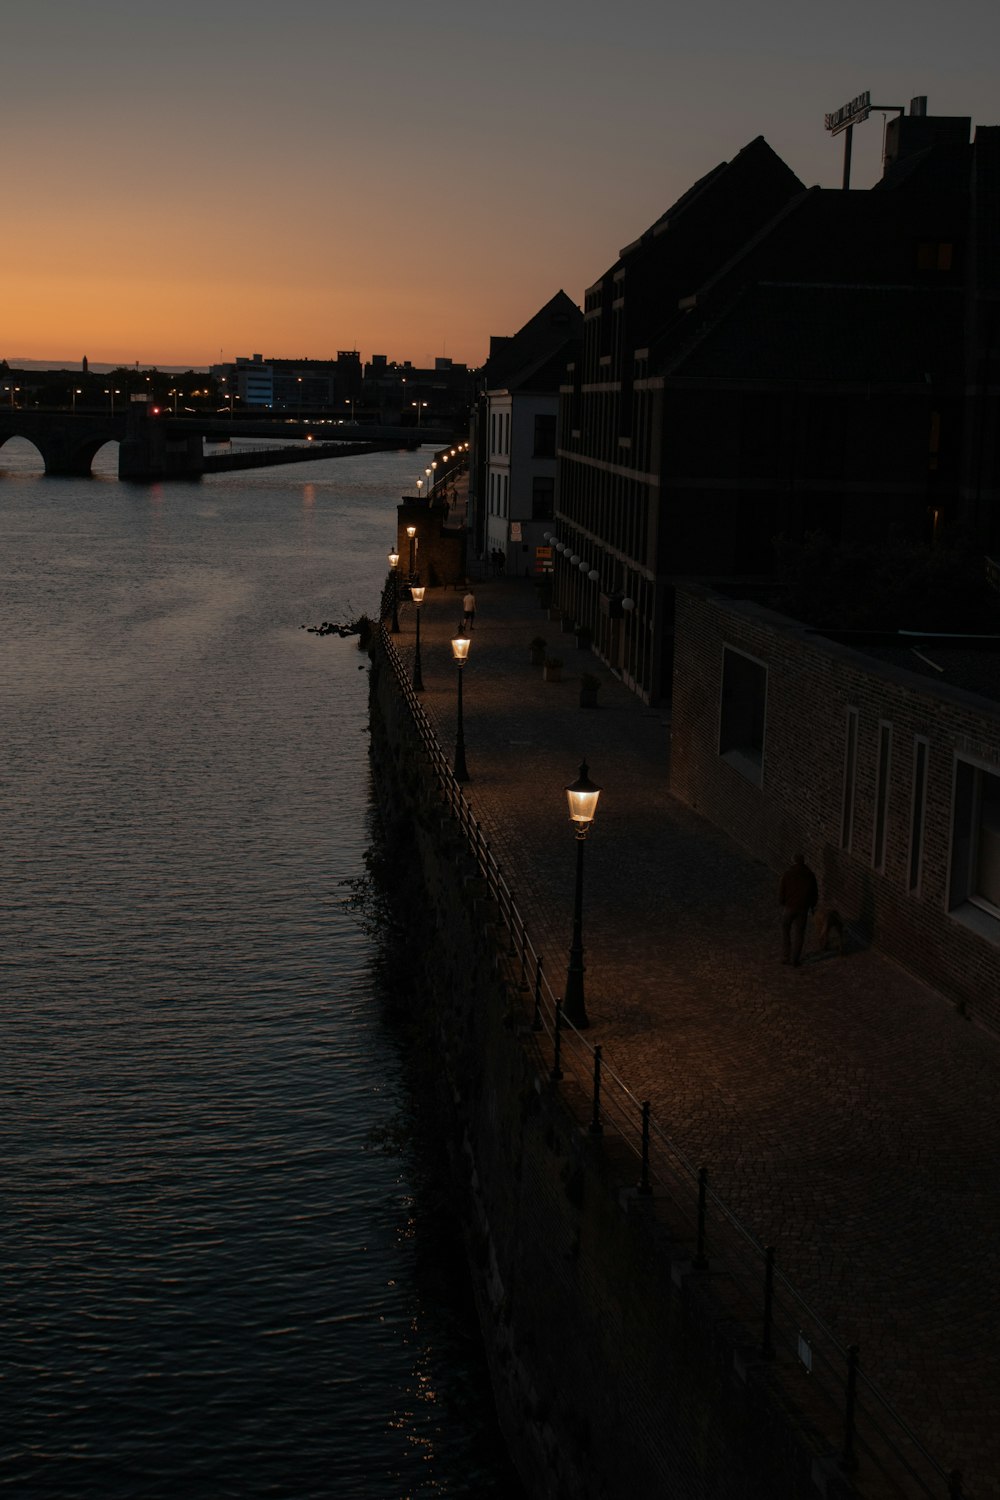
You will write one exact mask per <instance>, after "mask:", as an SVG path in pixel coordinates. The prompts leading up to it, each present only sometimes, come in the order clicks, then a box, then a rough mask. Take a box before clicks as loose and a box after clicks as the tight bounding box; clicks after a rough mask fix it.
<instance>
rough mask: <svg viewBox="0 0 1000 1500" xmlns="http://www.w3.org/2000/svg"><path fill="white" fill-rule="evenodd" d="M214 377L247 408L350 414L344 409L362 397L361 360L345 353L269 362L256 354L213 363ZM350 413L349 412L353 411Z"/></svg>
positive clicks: (354, 355)
mask: <svg viewBox="0 0 1000 1500" xmlns="http://www.w3.org/2000/svg"><path fill="white" fill-rule="evenodd" d="M210 373H211V375H212V376H213V377H214V378H215V379H216V380H218V381H220V382H223V381H224V382H225V388H226V389H227V390H228V391H229V392H231V393H233V395H234V396H235V399H236V400H237V401H238V402H239V404H240V406H241V407H243V408H248V407H264V408H267V409H268V410H273V411H285V412H296V411H307V412H315V411H323V412H331V413H332V412H336V413H337V415H338V416H344V415H345V411H344V408H345V406H346V405H349V404H350V402H351V400H352V399H353V400H357V399H358V398H359V397H360V395H361V357H360V355H359V354H358V352H357V350H354V349H341V350H340V351H339V352H338V354H337V358H336V359H335V360H332V359H326V360H324V359H267V360H265V359H264V357H263V355H261V354H254V355H252V356H250V357H249V358H248V357H246V356H242V355H241V356H239V357H238V358H237V359H235V360H234V361H231V362H229V363H225V364H218V365H213V366H212V367H211V371H210ZM348 415H349V413H348Z"/></svg>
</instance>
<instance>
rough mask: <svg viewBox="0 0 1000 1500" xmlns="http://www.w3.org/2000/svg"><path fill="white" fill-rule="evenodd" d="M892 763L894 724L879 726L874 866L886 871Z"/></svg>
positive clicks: (873, 839) (881, 724) (873, 836)
mask: <svg viewBox="0 0 1000 1500" xmlns="http://www.w3.org/2000/svg"><path fill="white" fill-rule="evenodd" d="M891 764H892V725H891V724H887V723H886V722H885V721H884V720H880V721H879V726H878V764H877V766H876V768H875V828H874V830H873V833H872V866H873V868H874V869H876V870H879V871H881V872H884V871H885V832H886V827H887V825H888V822H889V769H890V766H891Z"/></svg>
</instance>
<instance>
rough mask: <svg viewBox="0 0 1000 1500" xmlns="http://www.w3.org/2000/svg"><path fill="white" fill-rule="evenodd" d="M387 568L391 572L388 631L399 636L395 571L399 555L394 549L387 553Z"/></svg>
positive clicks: (397, 593) (397, 579)
mask: <svg viewBox="0 0 1000 1500" xmlns="http://www.w3.org/2000/svg"><path fill="white" fill-rule="evenodd" d="M389 567H390V569H391V570H392V571H391V576H392V625H391V626H390V629H391V631H392V633H393V635H398V634H399V574H398V573H397V572H396V569H397V568H398V567H399V553H398V552H397V551H396V549H395V547H393V549H392V551H391V552H390V553H389Z"/></svg>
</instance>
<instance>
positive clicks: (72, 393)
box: [71, 385, 83, 411]
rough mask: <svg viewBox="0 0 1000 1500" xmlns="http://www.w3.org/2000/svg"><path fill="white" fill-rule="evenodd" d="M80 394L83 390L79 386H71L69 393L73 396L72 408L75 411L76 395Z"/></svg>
mask: <svg viewBox="0 0 1000 1500" xmlns="http://www.w3.org/2000/svg"><path fill="white" fill-rule="evenodd" d="M82 394H83V392H82V391H81V390H80V387H79V386H78V385H75V386H74V387H73V389H72V392H71V395H72V398H73V410H74V411H76V398H77V396H80V395H82Z"/></svg>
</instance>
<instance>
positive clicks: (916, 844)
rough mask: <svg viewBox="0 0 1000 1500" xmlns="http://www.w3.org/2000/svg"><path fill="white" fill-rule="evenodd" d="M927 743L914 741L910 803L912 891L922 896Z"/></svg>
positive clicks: (910, 873) (909, 882) (910, 885)
mask: <svg viewBox="0 0 1000 1500" xmlns="http://www.w3.org/2000/svg"><path fill="white" fill-rule="evenodd" d="M927 749H928V745H927V741H926V740H922V739H915V740H914V741H913V798H912V801H911V803H910V872H909V878H908V881H907V884H908V887H909V889H910V891H911V892H912V893H913V894H914V895H915V896H919V894H920V876H921V874H922V872H923V864H924V815H925V812H926V808H927Z"/></svg>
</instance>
